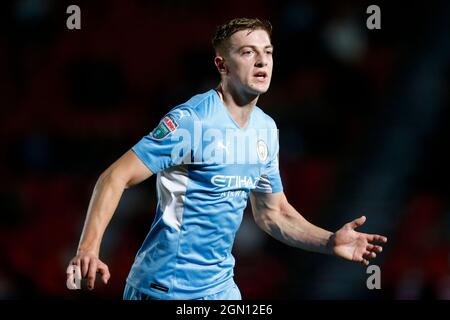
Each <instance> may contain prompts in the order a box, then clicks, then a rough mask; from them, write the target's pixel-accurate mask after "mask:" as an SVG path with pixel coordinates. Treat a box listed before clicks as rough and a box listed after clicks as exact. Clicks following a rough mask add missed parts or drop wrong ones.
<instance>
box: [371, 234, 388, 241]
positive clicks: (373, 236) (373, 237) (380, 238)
mask: <svg viewBox="0 0 450 320" xmlns="http://www.w3.org/2000/svg"><path fill="white" fill-rule="evenodd" d="M367 240H368V241H370V242H382V243H386V242H387V238H386V237H384V236H380V235H378V234H369V235H367Z"/></svg>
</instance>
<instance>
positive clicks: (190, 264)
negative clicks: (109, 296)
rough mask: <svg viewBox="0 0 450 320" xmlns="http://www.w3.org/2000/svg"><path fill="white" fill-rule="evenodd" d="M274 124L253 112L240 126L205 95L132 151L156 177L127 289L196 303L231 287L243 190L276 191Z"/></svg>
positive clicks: (214, 98)
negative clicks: (150, 213) (149, 217)
mask: <svg viewBox="0 0 450 320" xmlns="http://www.w3.org/2000/svg"><path fill="white" fill-rule="evenodd" d="M278 149H279V147H278V132H277V128H276V125H275V122H274V121H273V120H272V118H270V117H269V116H268V115H266V114H265V113H264V112H263V111H262V110H261V109H260V108H258V107H256V106H255V107H254V109H253V110H252V112H251V114H250V118H249V122H248V125H247V127H246V128H244V129H242V128H240V127H239V126H238V124H237V123H236V122H235V121H234V119H233V118H232V116H231V114H230V113H229V111H228V109H227V108H226V107H225V105H224V104H223V102H222V100H221V99H220V97H219V95H218V93H217V92H216V91H215V90H210V91H208V92H206V93H203V94H199V95H196V96H194V97H192V98H191V99H190V100H188V101H187V102H186V103H183V104H181V105H179V106H177V107H175V108H173V109H172V110H171V111H170V112H169V113H168V114H167V115H166V116H165V117H163V119H162V120H161V122H160V123H159V125H158V126H157V127H156V128H155V129H154V130H153V131H152V132H151V133H150V134H148V135H146V136H144V137H143V138H142V139H141V140H140V141H139V142H138V143H137V144H136V145H135V146H134V147H133V148H132V150H133V151H134V152H135V153H136V155H137V156H138V157H139V159H141V160H142V162H143V163H144V164H145V165H146V166H147V167H148V168H149V169H150V170H151V171H152V172H153V173H154V174H156V175H157V178H156V186H157V194H158V206H157V209H156V215H155V218H154V221H153V223H152V226H151V229H150V231H149V233H148V235H147V237H146V239H145V241H144V243H143V245H142V247H141V248H140V250H139V251H138V253H137V255H136V259H135V262H134V264H133V266H132V268H131V271H130V274H129V276H128V278H127V282H128V284H129V285H131V286H133V287H135V288H136V289H138V290H139V291H141V292H143V293H144V294H146V295H149V296H151V297H154V298H157V299H196V298H200V297H203V296H206V295H211V294H214V293H216V292H219V291H222V290H224V289H226V288H228V287H231V286H233V285H234V280H233V268H234V263H235V260H234V257H233V255H232V253H231V250H232V247H233V241H234V238H235V234H236V231H237V230H238V228H239V226H240V223H241V221H242V215H243V211H244V209H245V207H246V206H247V200H248V197H249V193H250V192H265V193H272V192H280V191H282V190H283V187H282V183H281V178H280V174H279V169H278Z"/></svg>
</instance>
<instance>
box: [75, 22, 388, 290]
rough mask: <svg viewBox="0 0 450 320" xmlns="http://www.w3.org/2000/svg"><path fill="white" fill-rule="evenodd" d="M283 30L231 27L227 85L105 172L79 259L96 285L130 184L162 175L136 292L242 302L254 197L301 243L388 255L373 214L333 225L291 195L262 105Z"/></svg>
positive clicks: (220, 36) (278, 229) (268, 218)
mask: <svg viewBox="0 0 450 320" xmlns="http://www.w3.org/2000/svg"><path fill="white" fill-rule="evenodd" d="M271 31H272V27H271V25H270V23H269V22H266V21H260V20H258V19H234V20H232V21H230V22H228V23H226V24H224V25H222V26H220V27H219V28H218V29H217V31H216V34H215V36H214V39H213V46H214V49H215V52H216V56H215V59H214V63H215V65H216V67H217V70H218V71H219V73H220V77H221V81H220V84H219V85H218V86H217V87H216V88H215V89H212V90H209V91H208V92H205V93H202V94H198V95H195V96H194V97H192V98H191V99H189V100H188V101H187V102H185V103H183V104H181V105H179V106H177V107H175V108H173V109H172V110H171V111H170V112H169V113H168V114H167V115H166V116H165V117H163V118H162V120H161V122H160V123H159V125H158V126H157V127H156V128H155V129H154V130H153V131H152V132H151V133H150V134H148V135H147V136H145V137H143V138H142V139H141V140H140V141H139V142H138V143H137V144H136V145H135V146H134V147H133V148H132V149H131V150H129V151H128V152H126V153H125V154H124V155H123V156H122V157H121V158H120V159H118V160H117V161H116V162H115V163H113V164H112V165H111V166H110V167H109V168H108V169H106V171H104V172H103V173H102V174H101V176H100V178H99V179H98V182H97V184H96V186H95V189H94V192H93V195H92V198H91V201H90V204H89V208H88V213H87V217H86V221H85V225H84V229H83V232H82V236H81V239H80V243H79V247H78V252H77V255H76V256H75V257H74V258H73V259H72V260H71V261H70V265H77V266H79V267H81V272H82V275H83V276H84V277H87V279H88V287H89V288H90V289H93V288H94V281H95V274H96V273H97V272H99V273H101V275H102V280H103V282H104V283H107V282H108V279H109V277H110V273H109V271H108V267H107V266H106V264H105V263H104V262H102V261H101V260H100V259H99V251H100V243H101V240H102V237H103V234H104V231H105V229H106V226H107V224H108V223H109V221H110V219H111V217H112V215H113V213H114V211H115V209H116V207H117V205H118V202H119V200H120V197H121V195H122V193H123V191H124V189H126V188H129V187H131V186H133V185H136V184H138V183H140V182H141V181H143V180H145V179H147V178H149V177H150V176H151V175H153V174H156V175H157V180H156V181H157V182H156V186H157V191H158V206H157V210H156V216H155V218H154V221H153V224H152V226H151V228H150V231H149V233H148V235H147V238H146V239H145V241H144V243H143V245H142V247H141V248H140V250H139V252H138V253H137V255H136V258H135V261H134V264H133V266H132V268H131V271H130V274H129V276H128V278H127V283H126V287H125V292H124V299H241V294H240V292H239V289H238V287H237V286H236V284H235V282H234V280H233V267H234V262H235V261H234V258H233V256H232V254H231V249H232V246H233V240H234V237H235V233H236V231H237V229H238V228H239V225H240V222H241V220H242V214H243V210H244V208H245V207H246V204H247V200H248V198H250V201H251V206H252V210H253V215H254V218H255V221H256V223H257V224H258V226H259V227H260V228H261V229H263V230H264V231H265V232H267V233H268V234H270V235H271V236H273V237H274V238H276V239H278V240H279V241H282V242H284V243H286V244H288V245H290V246H293V247H297V248H301V249H304V250H309V251H315V252H320V253H325V254H331V255H335V256H337V257H340V258H343V259H346V260H349V261H353V262H357V263H362V264H364V265H368V261H369V259H372V258H375V257H376V254H377V253H380V252H381V251H382V247H381V246H379V245H375V244H373V242H386V241H387V239H386V237H383V236H379V235H372V234H365V233H359V232H357V231H355V228H356V227H358V226H360V225H362V224H363V223H364V221H365V217H364V216H362V217H360V218H358V219H355V220H354V221H351V222H349V223H347V224H345V225H344V226H343V227H342V228H341V229H339V230H338V231H337V232H335V233H333V232H330V231H327V230H324V229H322V228H319V227H317V226H315V225H313V224H311V223H310V222H308V221H307V220H305V218H303V217H302V215H301V214H300V213H298V212H297V211H296V209H294V208H293V207H292V206H291V205H290V204H289V202H288V200H287V199H286V196H285V194H284V193H283V187H282V182H281V178H280V174H279V169H278V139H277V134H276V131H277V129H276V125H275V122H274V121H273V120H272V118H270V117H269V116H268V115H267V114H265V113H264V112H263V111H262V110H261V109H260V108H258V107H257V106H256V103H257V101H258V98H259V96H260V95H261V94H263V93H265V92H266V91H267V90H268V89H269V84H270V80H271V76H272V67H273V58H272V52H273V47H272V44H271ZM273 132H275V134H273ZM230 137H231V138H230ZM70 277H73V275H72V274H70V273H69V274H68V278H70Z"/></svg>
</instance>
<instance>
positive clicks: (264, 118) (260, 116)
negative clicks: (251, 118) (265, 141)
mask: <svg viewBox="0 0 450 320" xmlns="http://www.w3.org/2000/svg"><path fill="white" fill-rule="evenodd" d="M253 111H254V113H255V118H256V121H257V123H259V124H260V125H263V126H265V127H268V128H269V129H276V128H277V124H276V122H275V120H274V119H273V118H272V117H271V116H269V115H268V114H267V113H265V112H264V111H263V110H262V109H261V108H259V107H258V106H255V109H254V110H253Z"/></svg>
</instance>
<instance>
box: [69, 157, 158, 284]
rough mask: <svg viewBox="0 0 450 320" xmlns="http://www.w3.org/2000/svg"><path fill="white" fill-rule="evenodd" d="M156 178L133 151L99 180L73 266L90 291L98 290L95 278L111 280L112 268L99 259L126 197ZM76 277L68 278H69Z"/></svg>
mask: <svg viewBox="0 0 450 320" xmlns="http://www.w3.org/2000/svg"><path fill="white" fill-rule="evenodd" d="M151 175H152V172H151V171H150V169H148V168H147V166H145V165H144V163H143V162H142V161H141V160H140V159H139V158H138V157H137V156H136V154H135V153H134V152H133V151H132V150H129V151H127V152H126V153H125V154H124V155H123V156H122V157H120V158H119V159H118V160H117V161H116V162H114V163H113V164H112V165H111V166H110V167H109V168H108V169H106V170H105V171H104V172H103V173H102V174H101V175H100V177H99V178H98V180H97V183H96V184H95V187H94V191H93V193H92V197H91V200H90V203H89V207H88V211H87V215H86V219H85V223H84V227H83V231H82V234H81V238H80V242H79V245H78V250H77V254H76V256H75V257H74V258H73V259H72V260H71V261H70V265H77V266H79V267H80V268H81V275H82V277H84V278H85V277H86V278H87V280H88V289H91V290H92V289H93V288H94V282H95V275H96V273H97V272H99V273H100V274H101V277H102V281H103V282H104V283H105V284H106V283H107V282H108V279H109V278H110V273H109V270H108V266H107V265H106V264H105V263H103V262H102V261H101V260H100V259H99V252H100V244H101V241H102V238H103V234H104V232H105V230H106V227H107V225H108V223H109V221H110V220H111V218H112V216H113V214H114V212H115V210H116V208H117V205H118V204H119V201H120V198H121V196H122V193H123V191H124V190H125V189H127V188H129V187H131V186H133V185H136V184H138V183H140V182H142V181H144V180H145V179H147V178H149V177H150V176H151ZM70 277H73V274H71V273H70V274H69V273H68V274H67V278H68V279H69V278H70Z"/></svg>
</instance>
